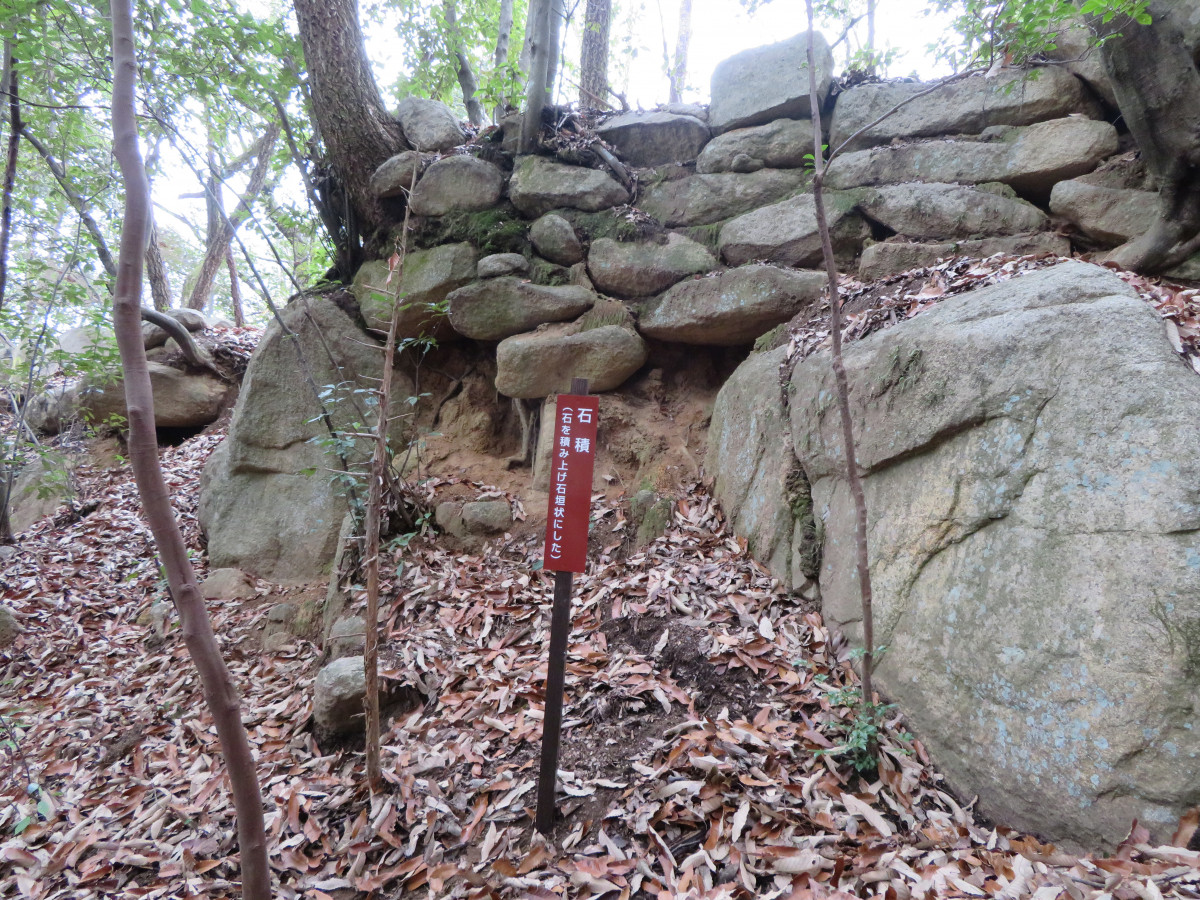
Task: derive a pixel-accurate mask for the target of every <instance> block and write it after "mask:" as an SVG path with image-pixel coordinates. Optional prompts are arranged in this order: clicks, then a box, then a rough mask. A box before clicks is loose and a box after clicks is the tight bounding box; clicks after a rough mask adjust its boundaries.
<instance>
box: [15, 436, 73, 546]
mask: <svg viewBox="0 0 1200 900" xmlns="http://www.w3.org/2000/svg"><path fill="white" fill-rule="evenodd" d="M77 463H78V458H77V457H75V456H72V455H66V454H61V453H57V452H53V451H50V452H45V453H43V454H42V455H40V456H38V457H36V458H34V459H32V460H30V461H29V462H27V463H26V464H25V465H24V466H22V467H21V471H20V472H18V473H17V477H16V478H15V479H13V485H12V491H11V493H10V494H9V496H8V519H9V526H10V527H11V528H12V532H13V534H20V533H21V532H23V531H25V530H27V529H28V528H29V527H30V526H32V525H33V524H34V523H35V522H37V521H39V520H40V519H44V518H45V517H46V516H50V515H53V514H54V513H55V512H57V510H58V508H59V507H60V506H61V505H62V504H64V503H67V502H69V501H71V500H73V499H74V498H75V496H76V490H75V487H74V486H73V484H72V472H73V471H74V469H75V467H76V465H77ZM3 494H4V485H3V483H2V482H0V499H3Z"/></svg>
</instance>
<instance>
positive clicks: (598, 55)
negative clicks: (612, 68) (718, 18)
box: [579, 0, 691, 109]
mask: <svg viewBox="0 0 1200 900" xmlns="http://www.w3.org/2000/svg"><path fill="white" fill-rule="evenodd" d="M683 2H684V3H685V4H687V5H689V6H690V5H691V0H683ZM611 15H612V0H587V9H586V10H585V11H584V14H583V47H582V50H581V52H580V54H579V105H580V106H583V107H587V108H590V109H598V108H600V107H602V106H607V105H608V102H607V101H608V26H609V20H610V18H611ZM680 16H681V17H682V13H680Z"/></svg>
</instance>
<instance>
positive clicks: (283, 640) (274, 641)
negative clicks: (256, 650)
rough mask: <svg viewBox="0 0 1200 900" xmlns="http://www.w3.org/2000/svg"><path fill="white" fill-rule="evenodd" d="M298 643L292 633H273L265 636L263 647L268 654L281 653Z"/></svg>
mask: <svg viewBox="0 0 1200 900" xmlns="http://www.w3.org/2000/svg"><path fill="white" fill-rule="evenodd" d="M295 641H296V636H295V635H294V634H292V633H291V632H290V631H273V632H271V633H270V634H265V635H263V641H262V646H263V649H264V650H266V651H267V652H268V653H279V652H280V651H281V650H283V649H285V648H287V647H290V646H291V645H292V644H293V643H295Z"/></svg>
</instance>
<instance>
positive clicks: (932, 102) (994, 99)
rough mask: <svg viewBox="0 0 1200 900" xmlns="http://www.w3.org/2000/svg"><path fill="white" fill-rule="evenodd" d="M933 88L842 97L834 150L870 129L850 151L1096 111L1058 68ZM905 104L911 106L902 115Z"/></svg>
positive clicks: (864, 88)
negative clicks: (891, 111) (899, 141)
mask: <svg viewBox="0 0 1200 900" xmlns="http://www.w3.org/2000/svg"><path fill="white" fill-rule="evenodd" d="M931 87H932V85H928V84H922V83H920V82H910V83H897V82H891V83H881V84H864V85H859V86H858V87H856V88H852V89H851V90H848V91H846V92H845V93H844V94H839V95H838V99H837V106H835V107H834V110H833V122H832V124H831V125H830V136H829V146H830V147H832V148H838V147H841V146H842V145H843V144H845V143H846V142H847V140H848V139H849V138H850V137H851V136H852V135H854V134H855V133H856V132H858V131H860V130H861V129H864V128H866V130H865V131H863V133H862V134H860V135H858V136H857V137H855V138H854V140H853V141H851V142H850V143H849V144H848V145H847V147H846V149H847V150H858V149H861V148H863V147H876V146H878V145H880V144H887V143H890V142H891V141H892V140H894V139H896V138H901V139H905V138H917V137H940V136H942V135H947V134H979V133H980V132H982V131H983V130H984V129H985V128H987V127H989V126H991V125H1032V124H1033V123H1035V122H1044V121H1046V120H1047V119H1061V118H1063V117H1064V116H1069V115H1072V114H1074V113H1091V112H1092V111H1093V109H1094V107H1093V102H1092V101H1091V100H1089V99H1088V97H1087V96H1086V93H1085V91H1084V89H1083V82H1081V81H1080V80H1079V79H1078V78H1076V77H1075V76H1074V75H1072V74H1071V73H1070V72H1066V71H1064V70H1062V69H1058V68H1054V67H1053V66H1051V67H1048V68H1044V69H1037V70H1036V72H1023V71H1013V72H1008V73H1006V74H1002V75H999V76H996V77H994V78H988V77H987V76H984V75H977V76H974V77H972V78H964V79H963V80H962V81H956V82H954V83H952V84H948V85H945V86H944V87H940V88H937V89H936V90H930V88H931ZM918 95H920V96H918ZM901 103H904V104H905V105H904V106H900V107H899V108H898V109H896V107H897V106H898V105H899V104H901ZM892 109H895V112H893V113H891V115H888V116H887V117H886V118H885V119H883V121H881V122H879V123H878V124H875V125H872V124H871V123H873V122H875V121H876V120H877V119H879V118H880V117H881V116H883V115H884V114H885V113H887V112H889V110H892ZM868 125H870V126H871V127H870V128H867V126H868Z"/></svg>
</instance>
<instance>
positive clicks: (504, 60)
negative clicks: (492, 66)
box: [495, 0, 513, 69]
mask: <svg viewBox="0 0 1200 900" xmlns="http://www.w3.org/2000/svg"><path fill="white" fill-rule="evenodd" d="M512 28H513V0H500V25H499V27H498V28H497V29H496V56H495V59H496V68H497V69H499V68H500V67H501V66H505V65H507V64H508V45H509V42H510V41H511V40H512Z"/></svg>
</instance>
